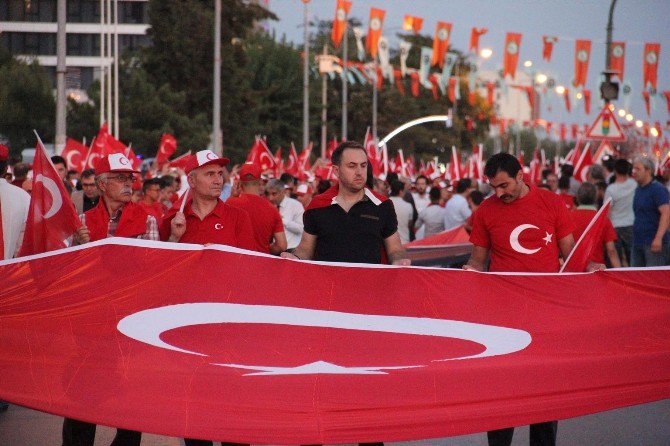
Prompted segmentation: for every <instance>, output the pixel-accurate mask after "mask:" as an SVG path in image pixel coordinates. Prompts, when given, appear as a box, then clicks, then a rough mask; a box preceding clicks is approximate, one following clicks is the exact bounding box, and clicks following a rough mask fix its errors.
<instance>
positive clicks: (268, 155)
mask: <svg viewBox="0 0 670 446" xmlns="http://www.w3.org/2000/svg"><path fill="white" fill-rule="evenodd" d="M245 163H246V164H255V165H257V166H258V167H260V169H261V171H262V172H265V171H267V170H270V169H274V167H275V165H276V163H275V158H274V156H273V155H272V152H270V149H268V146H267V144H265V141H264V140H263V138H260V137H258V136H257V137H256V141H255V142H254V145H253V146H252V147H251V150H250V151H249V155H247V159H246V161H245Z"/></svg>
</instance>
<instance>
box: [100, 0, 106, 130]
mask: <svg viewBox="0 0 670 446" xmlns="http://www.w3.org/2000/svg"><path fill="white" fill-rule="evenodd" d="M105 70H106V68H105V0H100V127H102V125H103V124H104V123H105V121H106V118H105Z"/></svg>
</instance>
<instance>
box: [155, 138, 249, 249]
mask: <svg viewBox="0 0 670 446" xmlns="http://www.w3.org/2000/svg"><path fill="white" fill-rule="evenodd" d="M228 162H229V161H228V159H227V158H219V157H218V156H217V155H216V154H215V153H214V152H212V151H211V150H201V151H200V152H197V153H195V154H193V155H191V158H190V159H189V164H188V166H187V168H186V173H187V175H188V177H187V178H188V185H189V186H190V190H189V191H188V192H186V193H187V194H189V196H187V197H184V199H186V200H188V201H187V203H186V205H185V206H184V212H179V211H178V210H177V208H176V205H175V206H173V207H172V209H170V210H169V211H168V213H167V214H166V215H165V218H164V219H163V223H162V225H161V228H160V236H161V240H164V241H170V242H180V243H198V244H203V245H204V244H206V243H218V244H221V245H229V246H234V247H236V248H244V249H250V250H253V249H254V248H255V243H254V236H253V231H252V229H251V219H250V218H249V214H247V213H246V212H245V211H243V210H241V209H237V208H234V207H232V206H228V205H227V204H226V203H224V202H223V201H221V199H220V198H219V195H220V194H221V189H222V188H223V166H225V165H227V164H228Z"/></svg>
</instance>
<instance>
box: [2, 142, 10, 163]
mask: <svg viewBox="0 0 670 446" xmlns="http://www.w3.org/2000/svg"><path fill="white" fill-rule="evenodd" d="M8 159H9V147H7V146H5V145H3V144H0V161H7V160H8Z"/></svg>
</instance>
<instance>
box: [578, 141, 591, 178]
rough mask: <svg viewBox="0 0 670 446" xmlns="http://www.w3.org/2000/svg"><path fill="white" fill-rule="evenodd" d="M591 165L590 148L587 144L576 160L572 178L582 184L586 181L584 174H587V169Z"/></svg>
mask: <svg viewBox="0 0 670 446" xmlns="http://www.w3.org/2000/svg"><path fill="white" fill-rule="evenodd" d="M592 165H593V157H592V156H591V148H590V147H589V144H587V145H586V147H584V151H583V152H582V154H581V156H580V157H579V158H578V159H577V164H576V165H575V173H574V177H575V179H576V180H579V181H581V182H584V181H586V180H587V178H586V174H587V173H588V170H589V167H591V166H592Z"/></svg>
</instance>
